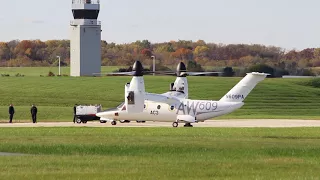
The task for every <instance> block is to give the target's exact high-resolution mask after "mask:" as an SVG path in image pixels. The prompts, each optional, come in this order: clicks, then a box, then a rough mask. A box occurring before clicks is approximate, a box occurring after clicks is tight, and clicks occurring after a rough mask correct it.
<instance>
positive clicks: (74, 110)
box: [73, 104, 78, 123]
mask: <svg viewBox="0 0 320 180" xmlns="http://www.w3.org/2000/svg"><path fill="white" fill-rule="evenodd" d="M77 106H78V105H77V104H75V105H74V106H73V123H76V115H77Z"/></svg>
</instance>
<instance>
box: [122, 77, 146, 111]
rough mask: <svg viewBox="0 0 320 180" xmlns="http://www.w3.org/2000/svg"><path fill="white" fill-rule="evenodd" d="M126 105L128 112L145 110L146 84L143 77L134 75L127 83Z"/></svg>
mask: <svg viewBox="0 0 320 180" xmlns="http://www.w3.org/2000/svg"><path fill="white" fill-rule="evenodd" d="M124 94H125V97H124V98H125V106H126V111H127V112H128V113H141V112H143V110H144V100H145V97H144V96H145V86H144V79H143V77H142V76H141V77H133V78H132V80H131V82H130V84H129V83H128V84H126V85H125V93H124Z"/></svg>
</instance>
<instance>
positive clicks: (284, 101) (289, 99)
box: [0, 76, 320, 121]
mask: <svg viewBox="0 0 320 180" xmlns="http://www.w3.org/2000/svg"><path fill="white" fill-rule="evenodd" d="M188 79H189V86H190V87H189V88H190V92H189V94H190V98H192V99H209V100H219V99H220V98H221V97H222V96H223V95H225V94H226V93H227V92H228V91H229V90H230V89H231V88H232V87H233V86H234V85H235V84H236V83H238V82H239V80H240V79H241V78H219V77H188ZM130 80H131V77H96V78H93V77H84V78H72V77H0V81H1V85H0V95H1V101H0V119H1V120H6V119H8V105H9V104H10V103H13V104H14V105H15V109H16V115H15V119H16V120H30V119H31V117H30V113H29V110H30V105H31V104H33V103H35V104H36V105H37V106H38V110H39V114H38V116H39V121H71V120H72V116H73V105H74V104H76V103H77V104H102V105H103V108H104V109H106V108H110V107H115V106H117V105H118V104H120V103H121V102H122V101H123V93H124V84H125V83H126V82H129V81H130ZM174 80H175V77H168V76H156V77H153V76H146V77H145V84H146V91H147V92H154V93H163V92H166V91H167V90H168V88H169V83H170V82H173V81H174ZM309 80H310V79H266V80H264V81H263V82H262V83H260V84H258V86H257V87H256V88H255V89H254V90H253V91H252V93H251V94H250V95H249V97H248V98H247V99H246V100H245V106H244V107H243V108H241V109H240V110H238V111H236V112H234V113H232V114H230V115H227V116H223V117H220V118H222V119H226V118H237V119H246V118H250V119H252V118H271V119H276V118H281V119H286V118H289V119H319V118H320V89H319V88H314V87H311V86H307V85H302V84H301V83H300V82H305V81H309Z"/></svg>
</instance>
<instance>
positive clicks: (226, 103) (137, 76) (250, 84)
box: [96, 61, 268, 127]
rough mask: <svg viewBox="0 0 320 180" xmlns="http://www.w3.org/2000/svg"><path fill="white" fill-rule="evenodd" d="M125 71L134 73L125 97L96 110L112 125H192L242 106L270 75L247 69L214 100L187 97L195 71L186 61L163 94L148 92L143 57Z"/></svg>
mask: <svg viewBox="0 0 320 180" xmlns="http://www.w3.org/2000/svg"><path fill="white" fill-rule="evenodd" d="M122 74H124V73H122ZM125 74H127V75H128V74H130V75H132V76H133V77H132V80H131V82H130V83H127V84H126V85H125V88H124V98H125V101H124V102H123V103H122V104H121V105H120V106H118V107H116V108H113V109H109V110H106V111H103V112H100V113H97V114H96V116H98V117H100V119H101V120H105V121H111V124H112V125H116V124H117V121H120V120H129V121H154V122H172V126H173V127H178V126H179V123H184V124H185V125H184V126H185V127H192V125H191V124H192V123H198V122H204V121H205V120H209V119H212V118H215V117H218V116H222V115H226V114H229V113H231V112H233V111H235V110H237V109H239V108H241V107H242V106H243V105H244V103H243V101H244V100H245V98H246V97H247V96H248V95H249V93H250V92H251V91H252V90H253V88H254V87H255V86H256V85H257V84H258V83H259V82H261V81H263V80H264V79H265V78H266V77H267V75H268V74H265V73H257V72H252V73H248V74H247V75H246V76H245V77H244V78H243V79H242V80H241V81H240V82H239V83H238V84H237V85H236V86H234V87H233V88H232V89H231V90H230V91H229V92H228V93H227V94H226V95H225V96H223V97H222V98H221V99H220V100H219V101H213V100H192V99H188V82H187V79H186V76H187V75H196V73H190V72H189V73H188V72H186V68H185V65H184V64H183V63H180V64H179V65H178V68H177V79H176V81H175V82H174V83H171V84H170V91H169V92H167V93H164V94H153V93H147V92H145V85H144V79H143V74H144V69H143V66H142V64H141V63H140V61H136V62H135V64H134V65H133V70H132V72H127V73H125ZM199 74H202V73H199Z"/></svg>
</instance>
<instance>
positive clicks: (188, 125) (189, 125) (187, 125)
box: [184, 123, 193, 127]
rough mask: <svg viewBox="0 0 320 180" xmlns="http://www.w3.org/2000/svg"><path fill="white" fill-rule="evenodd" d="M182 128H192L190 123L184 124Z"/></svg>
mask: <svg viewBox="0 0 320 180" xmlns="http://www.w3.org/2000/svg"><path fill="white" fill-rule="evenodd" d="M184 127H193V126H192V125H191V123H186V124H185V125H184Z"/></svg>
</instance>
